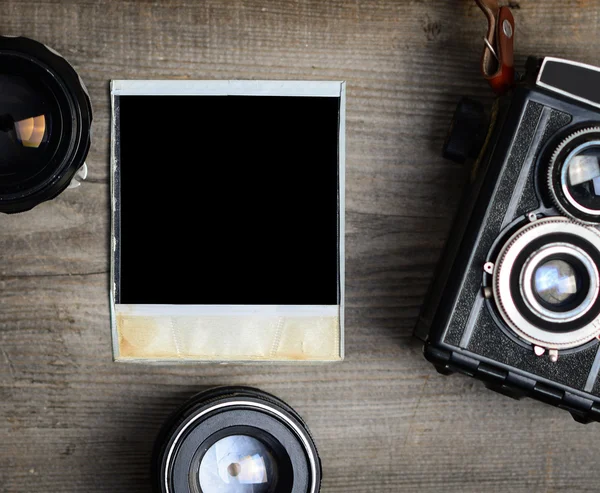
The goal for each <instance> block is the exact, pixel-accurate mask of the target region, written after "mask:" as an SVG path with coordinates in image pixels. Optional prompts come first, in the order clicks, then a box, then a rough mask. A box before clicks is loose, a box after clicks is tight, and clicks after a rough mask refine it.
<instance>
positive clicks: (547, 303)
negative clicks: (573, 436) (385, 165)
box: [416, 58, 600, 422]
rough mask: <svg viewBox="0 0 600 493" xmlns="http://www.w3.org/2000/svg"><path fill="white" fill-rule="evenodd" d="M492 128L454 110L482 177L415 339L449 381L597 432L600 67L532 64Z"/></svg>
mask: <svg viewBox="0 0 600 493" xmlns="http://www.w3.org/2000/svg"><path fill="white" fill-rule="evenodd" d="M490 120H491V124H488V120H487V118H486V114H485V111H484V109H483V106H482V105H480V104H479V103H477V102H475V101H472V100H468V99H464V100H463V101H461V103H460V104H459V107H458V109H457V111H456V114H455V117H454V121H453V124H452V128H451V131H450V133H449V136H448V140H447V142H446V145H445V155H446V156H447V157H449V158H451V159H453V160H455V161H463V162H464V161H468V160H469V159H473V158H475V159H474V162H475V164H474V171H473V175H472V181H471V185H470V187H469V191H468V193H467V194H466V197H465V199H464V201H463V205H462V207H461V209H460V211H459V213H458V217H457V220H456V224H455V226H454V229H453V234H452V236H451V238H450V240H449V242H448V245H447V247H446V251H445V253H444V256H443V258H442V261H441V263H440V265H439V267H438V272H437V274H436V276H435V281H434V283H433V285H432V288H431V290H430V293H429V299H428V302H427V304H426V306H425V308H424V310H423V312H422V314H421V317H420V319H419V322H418V325H417V328H416V335H417V336H418V337H419V338H421V339H422V340H423V341H424V342H425V347H424V353H425V356H426V358H427V359H428V360H429V361H430V362H432V363H433V364H434V365H435V366H436V368H437V369H438V371H439V372H441V373H444V374H449V373H453V372H460V373H464V374H467V375H470V376H473V377H476V378H479V379H481V380H483V381H484V382H485V383H486V385H487V386H488V387H489V388H491V389H493V390H497V391H499V392H501V393H504V394H507V395H509V396H511V397H516V398H520V397H524V396H529V397H533V398H536V399H539V400H541V401H544V402H547V403H549V404H553V405H555V406H558V407H561V408H563V409H566V410H568V411H569V412H571V414H572V415H573V417H574V418H575V419H576V420H577V421H580V422H589V421H592V420H594V421H600V379H599V370H600V351H599V347H600V345H599V340H598V338H599V337H600V297H599V291H600V68H597V67H592V66H588V65H583V64H580V63H576V62H572V61H567V60H561V59H556V58H544V59H542V60H540V59H534V58H531V59H530V60H529V61H528V64H527V71H526V75H525V76H524V77H522V78H521V79H520V80H519V82H517V83H516V84H515V86H514V88H513V89H512V91H511V92H510V93H509V94H507V95H504V96H502V97H500V98H499V99H497V100H496V103H495V104H494V108H493V109H492V111H491V118H490ZM488 129H489V130H488Z"/></svg>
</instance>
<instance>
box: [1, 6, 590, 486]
mask: <svg viewBox="0 0 600 493" xmlns="http://www.w3.org/2000/svg"><path fill="white" fill-rule="evenodd" d="M472 4H473V5H472ZM513 4H514V6H515V8H514V13H515V16H516V18H517V23H518V28H517V47H518V57H517V58H518V62H519V63H520V64H522V63H523V62H524V61H525V58H526V56H527V55H529V54H539V55H544V54H549V55H558V56H565V57H570V58H574V59H578V60H581V61H584V62H588V63H596V64H599V63H600V52H599V51H598V50H597V43H596V41H597V40H598V35H597V31H598V28H599V27H600V26H599V21H600V1H599V0H590V1H584V0H579V1H576V0H567V1H558V0H547V1H545V2H534V1H533V0H521V1H519V2H513ZM484 29H485V21H484V19H483V18H482V17H481V15H480V13H479V12H478V10H477V9H476V7H475V6H474V2H469V1H468V0H464V1H461V2H456V1H450V0H444V1H436V2H426V1H416V0H415V1H409V0H406V1H400V0H381V1H376V0H365V1H362V2H358V1H350V0H348V1H347V0H332V1H328V2H319V1H316V0H314V1H296V0H278V1H275V0H272V1H261V2H251V1H249V0H245V1H244V0H232V1H229V2H219V1H217V0H209V1H206V2H194V1H189V0H188V1H186V0H169V1H163V2H151V1H123V2H114V1H109V0H101V1H96V2H94V1H83V0H70V1H59V0H36V1H28V2H18V1H14V0H4V1H2V2H0V32H2V33H5V34H23V35H27V36H30V37H33V38H36V39H38V40H40V41H43V42H46V43H48V44H50V45H51V46H53V47H54V48H56V49H57V50H58V51H60V52H62V53H63V54H64V55H65V56H67V57H68V58H69V60H70V61H71V62H72V63H73V64H74V65H75V66H76V67H77V69H78V70H79V71H80V73H81V75H82V77H83V78H84V80H85V81H86V83H87V85H88V87H89V89H90V93H91V97H92V100H93V104H94V109H95V121H94V141H93V145H92V150H91V153H90V157H89V159H88V164H89V167H90V180H89V181H90V183H86V184H85V185H84V186H83V187H81V188H80V189H78V190H73V191H69V192H67V193H64V194H63V195H62V196H61V197H59V198H58V199H57V200H55V201H54V202H52V203H47V204H44V205H42V206H41V207H39V208H37V209H35V210H34V211H32V212H29V213H26V214H23V215H19V216H10V217H8V216H2V217H0V249H1V250H2V255H1V256H0V257H1V258H0V492H2V493H15V492H19V493H21V492H24V491H28V492H32V493H33V492H49V491H64V492H76V491H77V492H79V491H85V492H115V491H127V492H147V491H149V482H148V481H149V477H148V460H149V456H150V452H151V447H152V441H153V439H154V436H155V434H156V432H157V430H158V428H159V426H160V424H161V423H162V422H163V420H164V419H165V418H166V416H167V415H168V414H169V413H170V412H171V411H172V410H173V409H174V408H175V407H176V406H177V405H178V404H180V403H181V402H183V400H184V399H185V398H186V397H188V396H190V395H191V394H192V393H193V392H195V391H197V390H199V389H201V388H203V387H207V386H212V385H217V384H249V385H254V386H257V387H259V388H263V389H265V390H267V391H271V392H273V393H275V394H277V395H279V396H280V397H282V398H283V399H285V400H287V401H288V402H289V403H290V404H291V405H293V406H294V407H296V408H297V409H298V411H299V412H301V414H303V415H304V416H305V418H306V419H307V421H308V423H309V425H310V427H311V429H312V431H313V433H314V435H315V437H316V440H317V442H318V445H319V448H320V451H321V455H322V459H323V465H324V473H325V478H324V485H323V490H324V491H332V492H344V493H349V492H366V491H376V492H385V491H390V492H393V491H419V492H427V491H432V492H434V491H440V490H450V491H461V492H481V491H484V490H485V491H503V492H504V491H514V492H531V491H561V490H562V491H597V489H598V487H597V478H596V476H597V475H596V470H597V457H598V455H599V453H600V440H598V438H599V437H600V435H599V434H600V431H598V427H597V426H594V425H591V426H588V427H583V426H581V425H578V424H576V423H574V422H573V421H571V419H570V417H569V416H568V415H567V414H565V413H563V412H561V411H559V410H556V409H553V408H550V407H547V406H544V405H542V404H540V403H536V402H531V401H525V402H521V403H516V402H513V401H511V400H509V399H506V398H503V397H501V396H498V395H496V394H494V393H491V392H489V391H486V390H485V389H483V387H482V386H481V385H480V384H479V383H476V382H474V381H471V380H469V379H466V378H461V377H452V378H443V377H440V376H438V375H437V374H435V372H434V371H433V369H432V368H431V367H430V366H429V365H428V364H427V363H426V362H425V361H424V360H423V358H422V356H421V354H420V347H419V345H418V344H417V343H416V342H415V341H413V340H412V339H411V331H412V326H413V324H414V322H415V320H416V317H417V313H418V310H419V307H420V305H421V304H422V301H423V297H424V295H425V291H426V289H427V285H428V283H429V281H430V280H431V277H432V275H433V269H434V265H435V262H436V261H437V259H438V257H439V254H440V251H441V248H442V245H443V242H444V240H445V238H446V236H447V234H448V231H449V229H450V225H451V219H452V217H453V215H454V211H455V210H456V207H457V204H458V200H459V198H460V193H461V190H462V183H463V178H464V172H463V171H462V170H461V169H460V167H457V166H455V165H453V164H449V163H447V162H445V161H443V160H442V159H441V158H440V157H439V148H440V146H441V143H442V140H443V138H444V135H445V132H446V128H447V124H448V121H449V119H450V116H451V113H452V111H453V109H454V104H455V102H456V101H457V99H458V98H459V96H461V95H463V94H469V95H471V96H476V97H480V98H481V99H483V100H484V101H488V102H489V101H491V95H490V94H489V91H488V90H487V87H486V85H485V83H484V82H482V81H481V80H480V78H479V76H478V67H477V62H478V58H479V55H480V51H481V49H482V46H481V41H480V40H481V36H482V35H483V31H484ZM172 77H178V78H209V79H212V78H257V79H258V78H275V79H277V78H281V79H335V80H339V79H344V80H346V81H348V122H347V123H348V125H347V127H348V134H347V141H348V148H347V151H348V152H347V154H348V161H347V174H348V183H347V209H348V214H347V230H348V234H347V305H348V308H347V348H346V349H347V361H346V362H344V363H343V364H339V365H333V366H314V367H313V366H302V367H293V366H268V367H264V366H226V367H224V366H216V365H211V366H201V367H176V366H167V367H159V368H154V367H140V366H120V365H115V364H113V363H112V362H111V359H110V334H109V321H108V274H107V270H108V231H109V211H108V193H109V192H108V147H109V136H108V124H109V104H108V103H109V101H108V81H109V80H110V79H116V78H172ZM156 138H159V131H157V132H156V133H151V132H150V133H149V136H148V142H147V143H142V144H141V145H144V144H145V145H152V141H153V139H156ZM176 165H177V163H174V166H176Z"/></svg>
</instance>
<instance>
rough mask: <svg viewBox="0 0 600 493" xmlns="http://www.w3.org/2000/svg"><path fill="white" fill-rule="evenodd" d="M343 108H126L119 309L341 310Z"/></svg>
mask: <svg viewBox="0 0 600 493" xmlns="http://www.w3.org/2000/svg"><path fill="white" fill-rule="evenodd" d="M339 104H340V99H339V98H330V97H327V98H322V97H279V96H120V97H118V99H117V105H118V110H119V121H120V131H119V133H120V163H119V165H120V184H121V187H120V200H121V207H120V233H119V234H120V237H119V247H120V252H119V254H120V262H119V264H120V275H119V277H118V278H119V279H120V282H119V289H118V293H119V295H118V299H117V302H118V303H124V304H256V305H261V304H262V305H264V304H281V305H335V304H337V303H338V300H339V288H338V279H339V269H338V222H339V219H338V130H339Z"/></svg>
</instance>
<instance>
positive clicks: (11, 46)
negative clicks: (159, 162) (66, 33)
mask: <svg viewBox="0 0 600 493" xmlns="http://www.w3.org/2000/svg"><path fill="white" fill-rule="evenodd" d="M0 85H1V87H2V91H1V92H0V212H6V213H15V212H23V211H26V210H29V209H31V208H33V207H35V206H36V205H38V204H39V203H41V202H44V201H46V200H51V199H53V198H54V197H56V196H57V195H58V194H60V193H61V192H62V191H63V190H65V189H66V188H67V187H68V186H69V184H70V183H71V181H72V180H73V178H74V177H75V175H76V174H77V171H78V170H79V169H80V168H81V167H82V166H83V165H84V161H85V158H86V156H87V153H88V150H89V147H90V130H91V122H92V108H91V103H90V99H89V96H88V94H87V91H86V89H85V87H84V85H83V83H82V81H81V79H80V78H79V76H78V75H77V73H76V72H75V70H74V69H73V67H71V65H69V63H68V62H67V61H66V60H65V59H64V58H63V57H61V56H60V55H59V54H58V53H56V52H55V51H53V50H51V49H50V48H48V47H47V46H45V45H43V44H41V43H39V42H37V41H34V40H31V39H28V38H22V37H7V36H0Z"/></svg>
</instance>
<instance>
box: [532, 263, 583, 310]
mask: <svg viewBox="0 0 600 493" xmlns="http://www.w3.org/2000/svg"><path fill="white" fill-rule="evenodd" d="M534 287H535V291H536V293H537V295H538V296H539V297H540V298H541V299H542V300H543V301H545V302H546V303H548V304H549V305H552V306H555V307H560V306H563V305H565V304H567V303H569V302H570V301H572V300H573V299H574V298H575V296H576V295H577V293H578V292H579V290H580V289H581V279H580V278H579V275H578V273H577V271H576V270H575V269H574V268H573V266H572V265H571V264H569V263H568V262H565V261H564V260H550V261H548V262H546V263H544V264H542V265H540V266H539V267H538V268H537V269H536V271H535V278H534Z"/></svg>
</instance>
